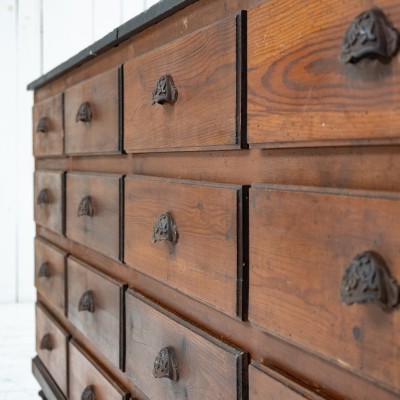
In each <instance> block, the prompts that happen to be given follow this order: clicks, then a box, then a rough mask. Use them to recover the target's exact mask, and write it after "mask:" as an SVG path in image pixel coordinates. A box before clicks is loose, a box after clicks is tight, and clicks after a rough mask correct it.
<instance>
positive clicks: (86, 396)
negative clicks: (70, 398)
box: [81, 386, 96, 400]
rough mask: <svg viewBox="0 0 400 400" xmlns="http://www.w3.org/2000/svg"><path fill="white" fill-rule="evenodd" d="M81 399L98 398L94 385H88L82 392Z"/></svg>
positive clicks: (92, 399) (90, 399)
mask: <svg viewBox="0 0 400 400" xmlns="http://www.w3.org/2000/svg"><path fill="white" fill-rule="evenodd" d="M81 400H96V395H95V394H94V389H93V386H87V387H86V388H85V390H84V391H83V393H82V396H81Z"/></svg>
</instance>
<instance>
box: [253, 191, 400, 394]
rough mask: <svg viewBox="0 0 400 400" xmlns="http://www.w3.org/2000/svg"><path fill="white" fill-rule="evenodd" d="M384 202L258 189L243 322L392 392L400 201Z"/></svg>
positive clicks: (399, 363) (398, 338) (345, 194)
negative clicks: (247, 294)
mask: <svg viewBox="0 0 400 400" xmlns="http://www.w3.org/2000/svg"><path fill="white" fill-rule="evenodd" d="M380 195H381V196H382V197H377V195H376V194H375V193H373V192H363V191H346V190H338V189H318V188H306V187H296V186H287V187H286V186H279V185H276V186H274V185H255V186H254V188H252V189H251V190H250V206H249V208H250V252H251V253H250V254H251V264H250V289H249V292H250V298H249V320H250V321H251V322H253V323H254V324H257V325H259V326H260V327H261V328H262V329H264V330H265V331H267V332H270V333H273V334H275V335H278V336H280V337H282V338H284V339H287V340H289V341H291V342H294V343H296V344H297V345H299V346H301V347H303V348H306V349H308V350H310V351H312V352H314V353H317V354H319V355H322V356H323V357H324V358H326V359H328V360H331V361H333V362H335V363H336V364H338V365H340V366H342V367H344V368H347V369H349V370H352V371H354V372H356V373H358V374H360V375H362V376H366V377H369V378H371V379H373V380H380V381H381V382H383V383H384V384H386V385H387V386H388V387H392V388H398V387H399V386H400V374H399V371H400V358H399V354H400V335H399V334H398V332H399V329H400V318H399V317H400V314H399V310H398V309H397V310H394V307H395V305H396V304H397V308H398V303H399V300H400V297H399V287H398V284H397V283H396V282H395V280H396V279H397V280H400V256H399V247H400V237H399V235H398V226H399V223H400V196H399V195H396V194H390V193H381V194H380ZM374 302H375V303H376V304H373V303H374ZM350 304H351V305H350ZM310 327H312V329H310Z"/></svg>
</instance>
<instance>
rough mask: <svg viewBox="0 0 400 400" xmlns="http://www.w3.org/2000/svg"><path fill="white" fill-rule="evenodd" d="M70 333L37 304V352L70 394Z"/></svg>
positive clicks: (61, 386)
mask: <svg viewBox="0 0 400 400" xmlns="http://www.w3.org/2000/svg"><path fill="white" fill-rule="evenodd" d="M68 339H69V335H68V333H67V332H66V331H65V330H64V328H62V327H61V326H60V325H59V324H58V323H57V322H56V321H55V320H54V319H53V317H52V316H51V315H50V314H49V313H48V312H47V311H46V310H45V308H44V307H43V306H42V305H41V304H39V303H37V304H36V352H37V354H38V356H39V358H40V360H41V361H42V363H43V365H44V366H45V367H46V369H47V371H48V372H49V373H50V374H51V376H52V377H53V379H54V381H55V382H56V383H57V385H58V386H59V388H60V389H61V391H62V392H63V393H64V394H65V395H67V394H68V392H67V391H68V383H67V382H68V380H67V376H68V364H67V361H68V357H67V343H68Z"/></svg>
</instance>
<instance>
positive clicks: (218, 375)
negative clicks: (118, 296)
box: [126, 290, 247, 400]
mask: <svg viewBox="0 0 400 400" xmlns="http://www.w3.org/2000/svg"><path fill="white" fill-rule="evenodd" d="M126 315H127V325H126V329H127V331H126V342H127V343H126V373H127V375H128V377H129V378H130V380H131V381H132V382H133V384H134V385H135V386H136V387H137V388H139V389H140V390H141V391H142V392H143V393H144V394H145V395H146V396H147V397H148V398H149V399H182V400H184V399H185V400H186V399H214V400H234V399H236V400H240V399H246V392H245V387H246V382H245V378H246V372H247V354H246V353H244V352H243V351H241V350H239V349H236V348H234V347H232V346H229V345H228V344H226V343H224V342H222V341H220V340H218V339H216V338H214V337H213V336H211V335H209V334H207V333H206V332H203V331H202V330H201V329H200V328H198V327H196V326H193V325H191V324H189V323H188V322H186V321H184V320H182V319H180V318H178V317H177V316H175V315H174V314H172V313H170V312H168V311H166V310H163V309H162V308H161V307H159V306H157V305H156V304H154V303H152V302H150V301H149V300H148V299H146V298H144V297H143V296H141V295H139V294H138V293H135V292H133V291H132V290H128V292H127V296H126Z"/></svg>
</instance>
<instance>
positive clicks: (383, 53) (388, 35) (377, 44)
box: [340, 8, 399, 64]
mask: <svg viewBox="0 0 400 400" xmlns="http://www.w3.org/2000/svg"><path fill="white" fill-rule="evenodd" d="M398 49H399V31H398V30H397V29H395V28H394V27H393V26H392V25H391V24H390V22H389V21H388V19H387V18H386V15H385V14H384V13H383V11H382V10H381V9H379V8H372V9H371V10H369V11H366V12H364V13H362V14H360V15H359V16H358V17H356V18H355V19H354V21H353V22H352V23H351V25H350V27H349V29H348V30H347V31H346V33H345V35H344V38H343V42H342V47H341V53H340V59H341V61H342V62H344V63H351V64H355V63H357V62H358V61H360V60H361V59H363V58H371V59H376V58H378V59H380V60H382V61H384V62H387V61H389V60H390V59H391V58H392V57H393V56H394V55H395V54H396V53H397V51H398Z"/></svg>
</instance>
